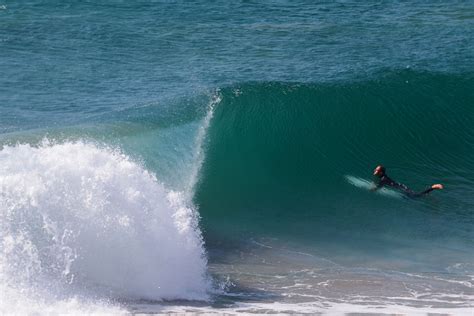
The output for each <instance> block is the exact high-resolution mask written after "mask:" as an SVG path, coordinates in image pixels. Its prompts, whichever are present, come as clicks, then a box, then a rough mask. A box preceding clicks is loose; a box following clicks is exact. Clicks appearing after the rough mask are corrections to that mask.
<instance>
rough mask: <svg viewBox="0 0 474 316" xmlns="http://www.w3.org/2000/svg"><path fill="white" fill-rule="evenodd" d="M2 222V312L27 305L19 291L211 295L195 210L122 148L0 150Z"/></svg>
mask: <svg viewBox="0 0 474 316" xmlns="http://www.w3.org/2000/svg"><path fill="white" fill-rule="evenodd" d="M0 223H1V224H0V253H1V261H0V280H1V284H2V285H1V287H2V293H9V295H8V296H7V295H5V296H6V297H5V299H4V300H2V302H1V305H2V306H0V310H5V311H11V310H12V304H14V302H15V301H19V303H18V304H22V302H23V303H25V304H26V302H25V301H24V297H25V296H24V295H23V294H26V296H28V297H30V298H34V297H37V296H38V297H39V298H38V300H48V298H49V300H50V301H51V298H54V299H57V300H58V301H54V299H53V300H52V303H51V304H53V305H55V304H56V305H57V304H59V305H61V304H62V305H63V306H69V305H68V303H67V302H69V301H70V300H71V299H75V298H76V297H83V298H86V299H87V298H90V297H98V298H104V299H116V298H127V299H152V300H161V299H198V300H205V299H207V290H208V286H209V285H208V280H207V276H206V258H205V255H204V251H203V244H202V238H201V235H200V232H199V229H198V226H197V217H196V215H195V211H194V210H193V209H192V208H190V207H189V206H187V204H186V203H185V202H184V201H183V198H182V194H181V193H179V192H172V191H168V190H167V189H166V188H165V187H164V185H163V184H161V183H160V182H159V181H158V180H157V179H156V177H155V176H154V175H153V174H151V173H149V172H148V171H147V170H145V169H143V168H142V167H141V166H140V165H139V164H137V163H135V162H134V161H132V160H131V159H130V158H129V157H128V156H127V155H125V154H124V153H121V152H119V151H117V150H114V149H110V148H106V147H104V146H98V145H96V144H92V143H85V142H80V141H79V142H64V143H59V144H55V143H50V142H48V141H45V142H43V143H42V144H40V145H39V146H37V147H34V146H31V145H28V144H21V145H16V146H6V147H4V148H3V149H2V150H1V151H0ZM15 293H17V294H18V293H22V295H20V294H18V295H16V294H15ZM22 297H23V299H22ZM38 300H37V301H36V302H38ZM51 304H49V305H47V306H49V307H51V306H53V305H51ZM79 305H80V304H79ZM38 306H39V305H38ZM41 306H42V305H41ZM87 306H88V308H91V305H90V304H87ZM43 307H44V306H43ZM40 308H41V307H40ZM44 308H46V307H44ZM66 309H67V308H66ZM67 310H68V311H70V310H69V309H67ZM33 311H34V310H33Z"/></svg>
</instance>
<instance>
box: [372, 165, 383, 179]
mask: <svg viewBox="0 0 474 316" xmlns="http://www.w3.org/2000/svg"><path fill="white" fill-rule="evenodd" d="M383 175H385V167H384V166H382V165H378V166H377V167H375V169H374V176H377V177H381V176H383Z"/></svg>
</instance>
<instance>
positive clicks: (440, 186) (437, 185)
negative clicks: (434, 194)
mask: <svg viewBox="0 0 474 316" xmlns="http://www.w3.org/2000/svg"><path fill="white" fill-rule="evenodd" d="M443 188H444V187H443V185H442V184H433V185H432V186H431V187H429V188H428V189H426V190H425V191H422V192H420V193H416V194H415V195H414V197H419V196H423V195H426V194H428V193H430V192H431V191H434V190H442V189H443Z"/></svg>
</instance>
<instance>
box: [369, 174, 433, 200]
mask: <svg viewBox="0 0 474 316" xmlns="http://www.w3.org/2000/svg"><path fill="white" fill-rule="evenodd" d="M385 185H386V186H389V187H392V188H395V189H398V190H400V191H402V192H403V193H405V194H406V195H407V196H409V197H419V196H423V195H425V194H428V193H430V192H431V191H433V190H434V189H433V188H431V187H430V188H428V189H426V190H425V191H422V192H419V193H417V192H415V191H413V190H411V189H409V188H408V187H407V186H406V185H404V184H401V183H398V182H395V181H393V180H392V179H390V178H389V177H388V176H387V175H386V174H384V175H383V176H381V177H380V178H379V182H378V183H377V186H376V187H375V190H377V189H380V188H382V187H383V186H385Z"/></svg>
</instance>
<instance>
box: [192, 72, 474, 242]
mask: <svg viewBox="0 0 474 316" xmlns="http://www.w3.org/2000/svg"><path fill="white" fill-rule="evenodd" d="M472 78H473V77H472V76H471V75H465V76H461V75H459V76H457V75H442V74H432V73H414V72H411V71H403V72H398V73H390V74H388V75H383V76H380V77H378V78H376V79H373V80H369V81H361V82H355V83H334V84H287V83H246V84H241V85H235V86H232V87H229V88H225V89H223V90H222V92H221V93H222V101H221V103H220V104H219V105H218V106H217V108H216V109H215V112H214V118H213V120H212V121H211V125H210V128H209V130H208V140H207V141H208V143H207V151H206V159H205V162H204V165H203V169H202V174H201V178H200V183H199V186H198V188H197V192H196V196H195V200H196V203H197V204H198V205H199V206H200V211H201V216H202V220H203V223H204V226H205V230H206V231H207V232H208V234H210V235H213V234H214V233H216V234H220V233H222V234H224V235H226V234H229V232H231V233H230V234H236V235H244V234H250V235H256V236H259V235H262V234H263V235H265V234H270V235H276V236H284V238H290V239H295V240H299V241H303V242H306V243H309V244H311V243H325V242H328V241H331V245H332V242H334V241H337V240H339V242H340V244H341V245H345V247H347V246H348V245H351V246H349V247H352V246H354V247H356V248H360V249H361V250H363V251H365V250H364V249H367V247H373V249H375V248H377V247H382V245H384V246H388V245H393V246H394V245H395V244H397V243H410V242H411V241H412V240H413V239H416V240H417V241H429V243H430V244H432V245H434V244H436V243H439V241H440V240H446V239H456V240H460V242H461V243H462V244H464V245H467V244H468V243H469V242H470V240H471V239H472V224H473V220H472V214H473V213H472V212H473V209H474V207H473V206H474V199H473V193H474V189H473V184H474V171H473V170H474V158H473V155H472V153H473V147H472V144H473V142H474V127H473V125H472V122H473V119H474V109H473V108H472V106H471V103H472V100H474V92H473V91H474V83H473V80H472ZM378 164H384V165H385V166H386V167H387V169H388V174H389V175H390V176H391V177H393V178H394V179H395V180H397V181H399V182H402V183H405V184H406V185H408V186H409V187H411V188H413V189H414V190H416V191H418V190H419V191H421V190H423V189H425V188H426V187H427V186H428V185H431V184H433V183H438V182H441V183H443V184H444V185H445V186H446V189H445V190H444V191H442V192H433V193H432V194H431V195H429V196H427V197H425V198H422V199H418V200H412V199H406V198H403V196H401V195H397V194H396V193H395V194H394V195H392V196H390V194H388V195H389V196H387V195H377V194H373V193H371V192H368V191H367V190H365V189H361V188H359V187H356V186H353V185H351V181H347V176H349V177H352V178H354V177H358V178H362V182H363V181H366V182H368V181H372V171H373V169H374V167H375V166H376V165H378ZM352 182H353V181H352ZM352 184H353V183H352ZM393 197H395V198H393ZM427 218H430V223H429V225H426V220H427ZM352 244H354V245H352ZM368 245H371V246H368ZM389 247H390V246H389Z"/></svg>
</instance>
